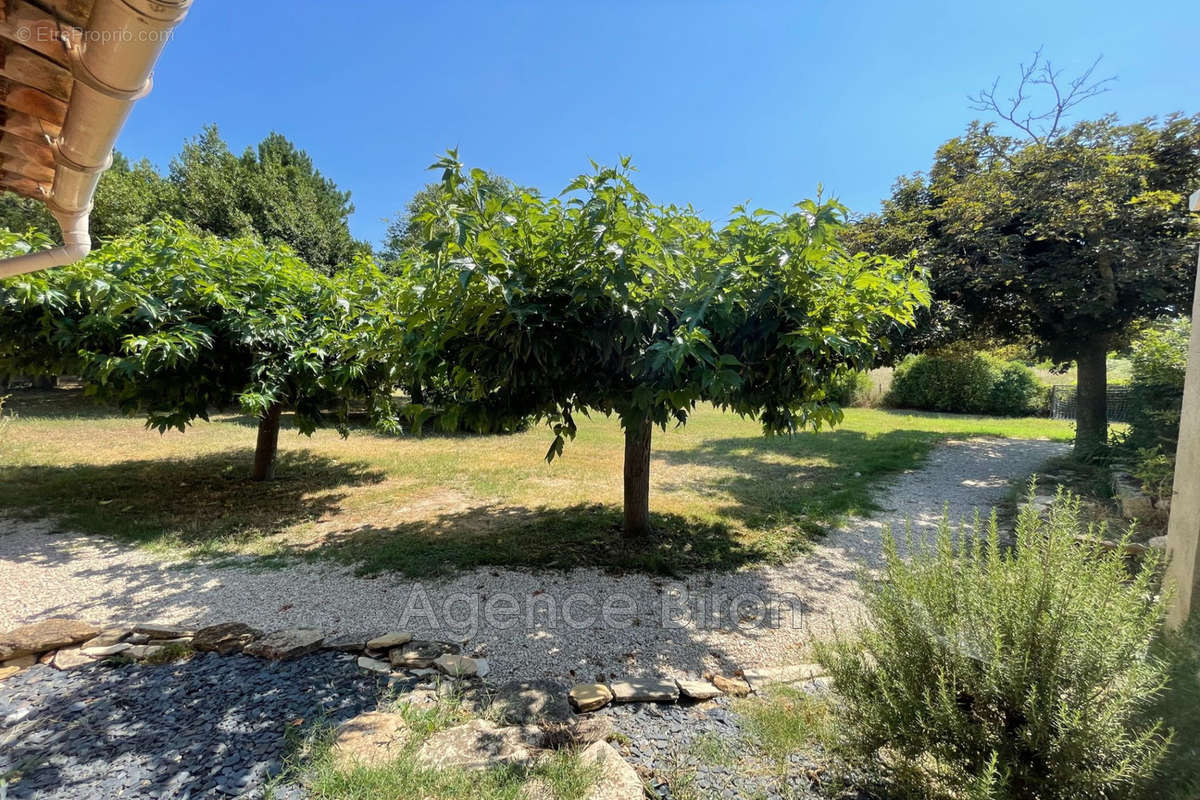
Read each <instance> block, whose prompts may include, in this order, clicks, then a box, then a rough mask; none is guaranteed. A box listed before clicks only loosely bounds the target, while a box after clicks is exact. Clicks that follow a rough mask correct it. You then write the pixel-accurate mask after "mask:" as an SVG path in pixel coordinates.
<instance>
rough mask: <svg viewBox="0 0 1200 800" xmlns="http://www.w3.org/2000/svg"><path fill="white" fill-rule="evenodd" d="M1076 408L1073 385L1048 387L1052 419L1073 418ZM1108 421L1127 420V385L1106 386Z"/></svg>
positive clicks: (1076, 402)
mask: <svg viewBox="0 0 1200 800" xmlns="http://www.w3.org/2000/svg"><path fill="white" fill-rule="evenodd" d="M1077 408H1078V401H1077V399H1076V392H1075V387H1074V386H1070V385H1061V386H1051V387H1050V416H1051V417H1053V418H1054V419H1075V414H1076V411H1077ZM1108 421H1109V422H1128V421H1129V387H1128V386H1110V387H1108Z"/></svg>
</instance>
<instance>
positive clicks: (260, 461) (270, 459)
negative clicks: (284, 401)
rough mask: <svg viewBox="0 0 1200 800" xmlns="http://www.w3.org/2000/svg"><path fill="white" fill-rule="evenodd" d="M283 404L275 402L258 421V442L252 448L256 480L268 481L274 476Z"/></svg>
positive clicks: (253, 476)
mask: <svg viewBox="0 0 1200 800" xmlns="http://www.w3.org/2000/svg"><path fill="white" fill-rule="evenodd" d="M282 411H283V406H281V405H279V403H276V404H275V405H273V406H271V407H270V408H268V409H267V413H266V414H264V415H263V417H262V419H260V420H259V421H258V444H257V445H256V446H255V448H254V474H253V475H251V476H250V477H251V478H252V479H254V480H256V481H269V480H271V479H272V478H274V477H275V452H276V450H278V449H279V415H280V413H282Z"/></svg>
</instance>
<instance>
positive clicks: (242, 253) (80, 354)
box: [0, 220, 395, 480]
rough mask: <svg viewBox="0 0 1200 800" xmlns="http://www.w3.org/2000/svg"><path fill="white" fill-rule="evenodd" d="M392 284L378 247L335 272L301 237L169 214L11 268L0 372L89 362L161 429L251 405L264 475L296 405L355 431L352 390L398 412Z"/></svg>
mask: <svg viewBox="0 0 1200 800" xmlns="http://www.w3.org/2000/svg"><path fill="white" fill-rule="evenodd" d="M4 237H7V238H0V245H6V246H8V247H10V248H11V247H21V244H20V243H19V242H16V241H15V236H14V235H12V234H5V235H4ZM385 286H386V278H385V277H384V276H383V274H382V273H380V272H379V270H378V269H376V268H375V266H374V264H373V263H372V262H371V261H370V260H369V259H365V258H364V259H359V260H358V261H356V262H355V263H354V264H352V265H350V266H349V267H348V268H346V269H345V270H343V271H341V272H339V273H338V275H337V276H335V277H329V276H326V275H324V274H322V273H321V272H319V271H317V270H315V269H313V268H312V267H310V266H309V265H308V264H307V263H305V262H304V261H302V260H301V259H300V258H298V257H297V256H296V255H294V254H293V253H292V252H291V251H289V250H281V249H278V248H272V247H267V246H264V245H262V244H261V243H259V242H258V241H256V240H253V239H236V240H232V241H228V240H222V239H219V238H217V237H215V236H212V235H207V234H197V233H195V232H194V231H193V230H192V229H191V228H190V227H188V226H187V225H185V224H183V223H180V222H177V221H169V220H160V221H156V222H154V223H151V224H150V225H148V226H145V227H143V228H141V229H139V230H136V231H135V232H133V233H132V234H130V235H129V236H127V237H124V238H121V239H118V240H115V241H113V242H111V243H109V244H108V245H106V246H105V247H104V248H102V249H100V250H99V251H96V252H94V253H93V254H92V255H91V256H89V257H88V258H87V259H86V260H84V261H83V262H81V263H79V264H75V265H72V266H69V267H62V268H59V269H54V270H48V271H45V272H40V273H33V274H30V275H24V276H19V277H16V278H11V279H9V280H6V281H0V372H5V371H12V372H17V373H24V374H29V373H32V374H41V373H43V372H49V373H51V374H61V373H69V374H74V375H79V376H80V377H81V379H82V380H83V381H84V383H85V385H86V391H87V393H88V394H89V395H91V396H93V397H95V398H97V399H98V400H101V401H104V402H110V403H115V404H116V405H117V406H119V407H120V408H121V410H122V411H124V412H125V413H127V414H130V415H143V416H145V418H146V424H147V426H148V427H153V428H156V429H158V430H160V431H165V430H166V429H168V428H177V429H179V430H181V431H182V430H184V429H185V428H186V427H187V425H188V424H190V423H191V422H192V421H193V420H195V419H196V418H200V419H208V415H209V412H210V410H212V409H226V408H230V407H240V408H241V409H242V411H244V412H245V413H247V414H249V415H252V416H254V417H255V418H257V419H258V420H259V427H258V438H257V445H256V448H255V456H254V467H253V471H252V473H251V474H252V477H253V478H254V479H256V480H265V479H268V478H271V477H272V475H273V472H274V464H275V452H276V446H277V443H278V438H279V427H280V418H281V415H282V413H283V412H284V411H286V410H290V411H292V412H293V416H294V420H295V425H296V427H297V428H298V429H299V430H300V432H301V433H304V434H310V433H312V432H313V431H314V430H316V429H317V428H319V427H322V426H326V425H331V424H332V425H336V426H339V427H340V429H341V430H343V432H344V431H345V430H346V429H345V422H346V419H347V416H348V414H349V409H350V403H351V402H352V401H362V400H365V401H367V404H368V407H369V408H370V409H371V415H372V416H373V417H374V418H375V419H376V421H378V422H380V423H381V424H385V425H388V424H391V423H392V421H393V416H392V410H391V402H390V391H391V387H392V386H394V385H395V378H394V376H393V375H392V374H391V373H390V372H389V369H390V367H389V366H388V365H389V364H390V363H393V360H391V359H388V358H384V357H383V355H384V354H381V353H380V352H378V351H377V350H376V349H374V347H375V345H374V341H375V340H374V332H375V331H376V330H378V329H379V328H380V327H381V326H382V327H387V325H385V324H384V323H382V322H381V321H380V320H378V319H377V318H376V317H375V315H376V314H378V313H383V312H382V308H383V307H382V306H381V304H380V303H379V298H380V297H381V293H382V289H383V287H385Z"/></svg>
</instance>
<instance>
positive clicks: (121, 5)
mask: <svg viewBox="0 0 1200 800" xmlns="http://www.w3.org/2000/svg"><path fill="white" fill-rule="evenodd" d="M191 4H192V0H96V3H95V5H94V6H93V7H92V12H91V16H90V18H89V20H88V24H87V27H86V28H84V29H78V28H71V27H66V26H60V27H59V30H58V32H57V33H58V38H59V41H60V42H61V46H62V48H63V50H64V51H65V53H66V58H67V64H68V65H69V68H70V72H71V75H72V77H73V78H74V83H73V86H72V89H71V97H70V102H69V103H68V104H67V109H66V116H65V118H64V119H63V123H62V129H61V131H60V132H59V133H58V134H57V135H50V134H44V135H45V138H46V141H47V142H48V143H49V145H50V148H51V150H52V151H53V154H54V180H53V184H52V188H51V190H50V192H49V193H48V194H47V195H46V196H45V197H44V198H43V200H44V202H45V204H46V207H47V209H49V211H50V213H51V214H53V215H54V218H55V219H56V220H57V221H58V224H59V227H60V228H61V229H62V234H63V246H62V247H57V248H54V249H53V250H44V251H40V252H36V253H29V254H27V255H23V256H17V257H16V258H10V259H7V260H4V261H0V278H7V277H10V276H12V275H20V274H22V273H26V272H33V271H36V270H40V269H48V268H50V267H59V266H63V265H66V264H71V263H74V262H75V261H78V260H79V259H81V258H83V257H84V256H85V255H87V254H88V251H90V250H91V246H92V245H91V237H90V235H89V234H88V216H89V214H90V213H91V210H92V198H93V196H94V195H95V193H96V184H97V183H98V182H99V180H100V174H101V173H102V172H104V170H106V169H108V167H109V166H110V165H111V164H112V149H113V145H114V144H115V143H116V141H117V136H118V134H120V132H121V128H122V127H123V126H124V125H125V120H126V118H127V117H128V116H129V112H130V110H131V109H132V108H133V104H134V103H135V102H137V101H138V100H139V99H141V98H142V97H144V96H145V95H146V94H147V93H149V91H150V87H151V85H152V83H153V79H152V77H151V72H152V71H153V69H154V64H155V62H157V61H158V57H159V55H160V54H161V53H162V49H163V46H164V45H165V44H166V43H167V40H168V39H169V38H170V35H171V32H172V31H173V30H174V28H175V26H177V25H178V24H179V23H180V22H182V21H183V18H184V17H185V16H186V15H187V12H188V9H189V8H190V7H191Z"/></svg>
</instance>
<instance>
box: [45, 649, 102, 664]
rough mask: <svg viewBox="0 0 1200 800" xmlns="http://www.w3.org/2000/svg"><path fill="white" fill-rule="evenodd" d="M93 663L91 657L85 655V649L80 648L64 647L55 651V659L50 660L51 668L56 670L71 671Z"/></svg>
mask: <svg viewBox="0 0 1200 800" xmlns="http://www.w3.org/2000/svg"><path fill="white" fill-rule="evenodd" d="M91 663H92V658H91V656H86V655H84V653H83V649H82V648H79V647H64V648H62V649H61V650H57V651H55V653H54V658H52V659H50V666H52V667H54V668H55V669H71V668H72V667H81V666H83V665H84V664H91Z"/></svg>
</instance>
